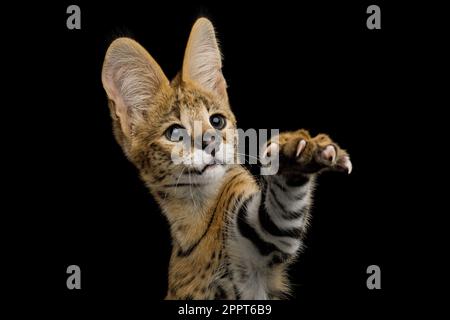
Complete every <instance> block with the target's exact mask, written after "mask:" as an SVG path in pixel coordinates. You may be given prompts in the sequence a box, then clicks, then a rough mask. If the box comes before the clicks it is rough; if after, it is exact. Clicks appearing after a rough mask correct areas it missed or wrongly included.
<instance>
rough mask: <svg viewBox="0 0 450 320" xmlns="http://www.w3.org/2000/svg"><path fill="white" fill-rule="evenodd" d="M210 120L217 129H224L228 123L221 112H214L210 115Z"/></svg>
mask: <svg viewBox="0 0 450 320" xmlns="http://www.w3.org/2000/svg"><path fill="white" fill-rule="evenodd" d="M209 122H210V123H211V125H212V126H213V128H214V129H217V130H222V129H223V128H225V126H226V125H227V120H226V119H225V117H224V116H222V115H221V114H213V115H212V116H211V117H209Z"/></svg>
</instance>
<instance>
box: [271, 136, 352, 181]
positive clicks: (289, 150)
mask: <svg viewBox="0 0 450 320" xmlns="http://www.w3.org/2000/svg"><path fill="white" fill-rule="evenodd" d="M277 139H278V141H276V140H277ZM277 139H276V138H275V139H272V140H271V141H270V142H269V143H268V146H267V148H266V151H265V153H264V155H265V156H273V155H274V154H278V156H279V173H281V174H294V173H304V174H311V173H318V172H321V171H325V170H332V171H342V172H347V173H351V172H352V163H351V161H350V157H349V155H348V154H347V152H346V151H345V150H343V149H341V148H340V147H339V146H338V145H337V144H336V143H335V142H333V141H332V140H331V139H330V138H329V137H328V136H327V135H326V134H319V135H317V136H315V137H314V138H311V136H310V135H309V133H308V132H307V131H306V130H298V131H294V132H285V133H282V134H280V135H279V136H278V137H277Z"/></svg>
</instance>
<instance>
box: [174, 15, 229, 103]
mask: <svg viewBox="0 0 450 320" xmlns="http://www.w3.org/2000/svg"><path fill="white" fill-rule="evenodd" d="M182 79H183V81H185V82H189V81H193V82H195V83H197V84H198V85H200V86H201V87H203V88H205V89H207V90H209V91H212V92H214V93H216V94H218V95H219V96H220V97H222V98H225V99H227V91H226V89H227V85H226V82H225V78H224V77H223V74H222V56H221V54H220V50H219V46H218V44H217V39H216V34H215V32H214V27H213V25H212V23H211V21H209V20H208V19H206V18H200V19H198V20H197V21H196V22H195V24H194V26H193V27H192V31H191V34H190V36H189V40H188V44H187V47H186V52H185V54H184V60H183V70H182Z"/></svg>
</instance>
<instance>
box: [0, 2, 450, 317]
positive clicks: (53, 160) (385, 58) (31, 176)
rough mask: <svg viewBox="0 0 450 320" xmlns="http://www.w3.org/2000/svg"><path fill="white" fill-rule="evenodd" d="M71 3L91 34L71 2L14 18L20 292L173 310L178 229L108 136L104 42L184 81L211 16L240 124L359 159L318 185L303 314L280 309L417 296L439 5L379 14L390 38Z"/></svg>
mask: <svg viewBox="0 0 450 320" xmlns="http://www.w3.org/2000/svg"><path fill="white" fill-rule="evenodd" d="M74 3H76V4H78V5H80V7H81V23H82V28H81V30H68V29H67V28H66V19H67V16H68V15H67V14H66V8H67V6H68V5H70V4H73V3H69V2H61V3H58V4H56V3H55V4H46V5H44V4H34V5H26V6H25V5H24V6H23V7H19V6H15V7H14V8H12V7H11V9H9V10H8V11H5V15H10V16H12V17H13V18H14V19H12V22H10V23H9V25H8V29H7V30H9V31H8V32H7V33H8V35H7V38H8V41H9V42H7V44H5V45H4V46H3V48H4V49H3V51H4V52H6V53H7V54H10V55H11V56H13V57H15V58H19V60H20V64H19V66H18V67H17V68H18V70H19V69H20V72H17V73H16V77H13V78H11V80H10V84H12V88H11V89H10V90H11V91H8V92H6V95H10V96H12V95H13V94H14V95H15V97H16V98H15V101H16V103H14V104H13V105H12V106H10V107H9V109H14V108H15V110H14V111H16V112H18V113H17V115H16V116H15V117H14V119H11V120H9V121H8V123H7V124H5V126H4V127H5V128H7V129H8V128H9V127H7V125H8V124H11V125H13V126H14V128H16V129H14V130H7V131H8V135H9V136H8V137H10V136H13V137H14V139H13V141H14V143H12V145H13V146H12V148H13V150H14V152H12V153H11V154H13V155H15V156H10V159H11V160H13V162H14V163H15V164H16V165H17V164H18V165H19V169H17V170H15V171H14V174H13V176H14V179H12V181H11V182H10V184H9V186H10V190H13V191H18V193H16V195H17V194H18V196H14V197H13V196H11V197H9V199H7V200H10V201H12V202H13V204H14V205H13V206H12V207H11V208H12V209H10V211H8V213H9V215H10V216H12V218H13V219H12V225H13V227H14V230H17V231H15V232H14V235H13V236H12V237H9V238H8V239H9V240H8V241H9V243H11V244H12V245H11V246H8V248H9V249H10V251H11V253H12V256H11V257H12V258H11V259H8V260H7V261H5V264H6V265H7V266H10V267H11V270H14V271H15V273H11V277H9V278H10V280H12V281H13V283H14V288H15V289H16V290H15V291H14V292H15V294H17V295H18V296H19V297H21V296H24V295H29V296H31V297H33V298H34V299H39V298H43V299H44V300H45V301H47V303H44V304H42V305H41V306H44V307H45V306H49V307H52V306H56V305H57V306H62V307H63V308H64V310H65V311H63V313H60V314H59V315H61V316H62V315H66V314H67V313H70V314H71V313H73V312H76V311H81V313H82V314H85V311H83V310H86V309H87V307H95V308H96V309H97V311H100V312H104V313H106V314H108V312H110V313H111V314H113V312H115V311H116V310H120V309H123V310H128V311H131V310H133V311H142V312H144V313H145V314H146V315H151V314H152V312H153V311H154V310H155V308H163V309H164V308H166V309H164V310H165V311H166V312H168V313H171V312H172V313H174V311H173V310H172V309H170V307H167V305H166V304H161V302H160V300H162V299H163V298H164V296H165V294H166V289H167V273H166V272H167V266H168V259H169V254H170V238H169V232H168V225H167V222H166V221H165V218H164V217H163V216H162V215H161V213H160V211H159V209H158V207H157V205H156V203H155V202H154V201H153V199H152V198H151V196H150V194H149V192H148V191H147V189H146V188H145V187H144V185H143V183H142V182H141V181H140V180H139V178H138V174H137V171H136V170H135V168H134V167H133V166H132V165H131V164H130V163H128V161H127V160H126V159H125V157H124V155H123V154H122V151H121V150H120V148H119V146H118V145H117V144H116V142H115V141H114V139H113V136H112V132H111V121H110V116H109V111H108V108H107V104H106V97H105V93H104V91H103V88H102V84H101V78H100V75H101V66H102V62H103V57H104V54H105V52H106V49H107V47H108V45H109V43H110V42H111V41H112V40H113V39H114V38H115V37H117V36H121V35H126V36H131V37H133V38H134V39H136V40H137V41H138V42H140V43H141V44H142V45H143V46H144V47H145V48H146V49H147V50H148V51H149V52H150V53H151V55H152V56H153V57H154V58H155V59H156V61H157V62H158V63H159V64H160V66H161V67H162V69H163V70H164V71H165V73H166V75H167V76H168V77H169V78H171V77H173V76H174V75H175V74H176V72H178V70H179V68H180V67H181V63H182V58H183V53H184V48H185V45H186V42H187V37H188V35H189V32H190V28H191V26H192V24H193V23H194V21H195V20H196V18H198V17H200V16H206V17H208V18H210V19H211V20H212V22H213V23H214V25H215V27H216V31H217V34H218V39H219V41H220V43H221V48H222V53H223V55H224V69H223V72H224V75H225V77H226V79H227V82H228V85H229V90H228V92H229V96H230V101H231V105H232V109H233V111H234V113H235V115H236V117H237V119H238V125H239V126H240V127H241V128H244V129H246V128H278V129H280V130H289V129H297V128H306V129H309V130H310V131H311V132H312V133H313V134H317V133H319V132H325V133H328V134H330V135H331V136H332V137H333V139H335V140H336V141H337V142H338V143H339V144H340V145H341V146H343V147H344V148H346V149H347V150H348V151H349V153H350V155H351V157H352V162H353V167H354V172H353V173H352V174H351V175H350V176H345V175H342V174H334V173H330V174H327V175H324V176H323V177H321V178H320V181H319V187H318V189H317V192H316V196H315V198H316V201H315V206H314V209H313V217H314V218H313V220H312V226H311V228H310V230H309V235H308V238H307V242H306V244H307V249H306V251H305V252H304V253H303V254H302V255H301V256H300V258H299V261H298V263H296V264H295V265H294V266H293V267H292V271H291V276H292V283H293V284H294V286H295V290H294V295H293V301H290V302H286V303H284V304H279V305H277V306H278V312H281V311H282V310H284V311H286V312H291V311H292V312H295V314H296V315H301V313H302V312H306V310H309V311H311V312H315V313H316V314H317V313H318V312H319V313H320V312H324V311H325V312H331V313H332V314H333V315H344V314H345V315H350V314H354V315H357V316H358V317H359V316H361V317H365V316H367V315H369V314H372V313H374V312H378V313H380V314H386V313H387V312H388V311H387V310H390V307H399V306H403V304H401V303H400V301H399V297H405V296H406V295H409V294H411V295H413V296H414V295H415V291H414V290H415V289H414V288H415V285H416V284H417V285H418V284H420V282H423V281H424V280H421V278H420V274H421V270H420V268H419V267H418V264H417V263H419V261H420V260H422V259H425V258H424V256H423V255H424V252H423V250H422V249H423V245H422V244H421V240H419V239H417V236H418V234H419V233H420V232H421V231H420V230H418V229H417V228H416V227H413V226H412V225H411V223H412V221H415V222H417V219H420V215H416V213H419V212H420V210H421V204H420V203H419V201H417V202H416V201H415V199H418V197H420V192H423V191H424V190H420V189H419V188H417V185H416V183H417V181H418V180H417V179H418V176H422V175H426V172H425V173H424V171H423V170H421V164H422V163H423V162H422V160H423V158H426V157H427V156H426V155H423V154H422V153H420V152H419V153H417V152H418V149H420V148H421V147H422V146H423V144H424V142H423V141H424V139H425V136H426V134H425V132H424V130H425V126H426V125H427V124H429V122H430V121H431V120H429V117H430V115H431V114H432V110H431V108H433V107H434V106H435V103H434V101H433V99H435V95H434V94H432V93H430V92H429V91H426V89H425V87H426V86H425V84H426V83H430V82H431V81H433V79H434V75H432V73H434V72H437V73H439V72H440V71H439V64H438V63H437V58H438V56H439V55H440V54H442V52H441V51H440V50H438V48H437V46H439V44H440V42H441V41H442V40H443V38H441V37H440V35H439V34H438V33H437V31H439V30H440V29H438V26H437V25H436V23H437V22H439V19H434V18H433V17H434V16H433V15H434V14H435V13H436V12H438V11H439V8H432V7H431V6H428V7H424V5H413V4H403V5H398V6H394V5H393V4H392V3H391V4H386V3H384V2H383V3H381V2H374V4H378V5H380V7H381V11H382V29H381V30H368V29H367V28H366V19H367V16H368V15H367V14H366V8H367V6H368V5H369V4H372V2H370V3H369V2H368V3H364V2H361V3H348V2H346V1H330V2H329V3H324V2H312V1H310V2H305V3H298V4H297V5H293V4H289V3H282V2H272V3H268V4H263V3H254V4H250V3H248V4H246V5H244V3H243V1H240V2H235V3H233V2H223V3H221V4H218V3H213V2H206V3H203V4H197V3H184V4H178V3H167V4H162V3H158V4H156V3H152V2H151V1H147V2H145V4H144V2H137V1H136V2H132V1H124V2H122V3H108V2H103V3H97V4H96V5H94V4H92V3H88V2H87V1H81V2H79V1H78V2H74ZM4 42H6V40H5V41H4ZM4 64H8V62H4ZM13 67H14V66H13ZM433 90H435V91H439V88H438V87H434V88H433ZM17 101H19V102H17ZM25 101H26V102H25ZM17 117H20V125H18V124H17V121H18V118H17ZM433 121H434V120H433ZM6 140H8V141H10V139H6ZM19 155H20V156H19ZM425 191H426V190H425ZM423 223H424V224H426V222H425V221H424V222H423ZM423 228H424V229H426V226H423ZM71 264H76V265H79V266H80V267H81V270H82V290H80V291H75V290H74V291H69V290H68V289H67V288H66V277H67V274H66V268H67V266H69V265H71ZM371 264H376V265H379V266H380V267H381V271H382V284H381V285H382V289H381V290H372V291H371V290H368V289H367V287H366V279H367V276H368V275H367V274H366V268H367V266H369V265H371ZM7 277H8V276H7ZM411 279H414V280H411ZM411 281H413V282H414V285H413V286H412V289H410V288H411V286H410V285H411ZM167 308H168V309H167ZM303 310H305V311H303ZM397 310H404V309H402V308H398V309H397ZM62 318H64V317H62Z"/></svg>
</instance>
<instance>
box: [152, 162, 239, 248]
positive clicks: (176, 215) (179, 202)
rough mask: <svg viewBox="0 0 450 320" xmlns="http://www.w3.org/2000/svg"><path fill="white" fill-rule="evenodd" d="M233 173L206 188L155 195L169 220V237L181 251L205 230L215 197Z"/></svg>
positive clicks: (216, 199) (195, 240)
mask: <svg viewBox="0 0 450 320" xmlns="http://www.w3.org/2000/svg"><path fill="white" fill-rule="evenodd" d="M232 171H234V170H228V171H227V172H226V173H225V175H224V176H223V177H222V178H221V179H219V180H217V181H215V182H213V183H211V184H208V185H205V186H201V187H195V188H189V187H184V190H183V192H182V193H181V192H180V190H178V191H177V193H176V194H169V193H167V194H166V193H164V192H162V194H161V192H159V196H156V199H157V200H158V203H159V205H160V206H161V209H162V211H163V212H164V214H165V215H166V217H167V219H168V221H169V224H170V229H171V234H172V238H173V240H174V241H176V243H177V244H178V245H179V246H180V248H181V250H189V248H190V247H191V246H193V245H194V244H195V243H196V242H197V241H198V239H200V238H201V237H202V235H203V234H204V233H205V230H207V229H208V226H209V225H210V224H211V222H212V219H213V215H214V211H215V210H214V208H215V206H216V203H217V201H218V198H219V197H220V194H221V191H222V189H223V188H224V186H225V185H226V182H227V181H228V177H229V174H230V172H232ZM152 193H154V192H152Z"/></svg>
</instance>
